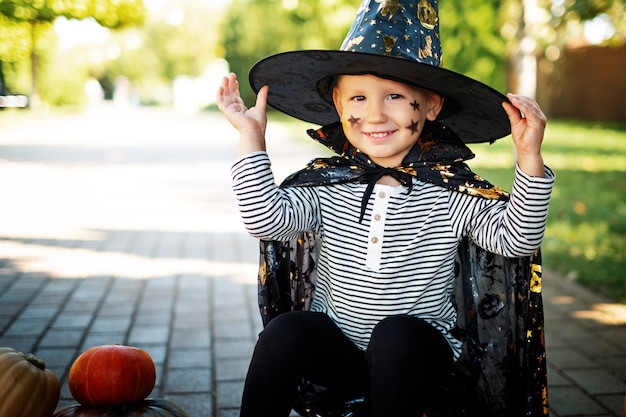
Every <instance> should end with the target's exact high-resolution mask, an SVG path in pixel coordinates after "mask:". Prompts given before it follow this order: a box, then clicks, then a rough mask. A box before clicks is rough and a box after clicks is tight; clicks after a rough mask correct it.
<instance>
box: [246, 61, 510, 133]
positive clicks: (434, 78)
mask: <svg viewBox="0 0 626 417" xmlns="http://www.w3.org/2000/svg"><path fill="white" fill-rule="evenodd" d="M341 74H345V75H349V74H355V75H356V74H374V75H378V76H380V77H383V78H389V79H392V80H396V81H402V82H406V83H409V84H413V85H416V86H419V87H422V88H425V89H428V90H431V91H434V92H436V93H438V94H440V95H441V96H443V97H444V98H445V100H446V101H449V102H451V103H448V104H452V111H450V112H446V113H447V114H445V115H443V117H442V118H440V119H439V121H441V122H442V123H443V124H445V125H446V126H448V127H449V128H451V129H452V130H453V131H454V132H455V133H456V134H457V135H458V136H459V137H460V138H461V140H463V141H464V142H466V143H479V142H493V141H494V140H496V139H499V138H502V137H504V136H506V135H509V134H510V133H511V126H510V124H509V119H508V116H507V114H506V112H505V111H504V109H503V108H502V102H504V101H508V99H507V98H506V96H504V95H503V94H501V93H499V92H498V91H496V90H494V89H493V88H491V87H489V86H487V85H485V84H483V83H481V82H480V81H477V80H474V79H472V78H469V77H466V76H464V75H462V74H459V73H456V72H453V71H450V70H447V69H445V68H440V67H435V66H433V65H427V64H422V63H420V62H417V61H409V60H406V59H401V58H394V57H389V56H383V55H376V54H369V53H362V52H346V51H324V50H306V51H291V52H284V53H279V54H276V55H272V56H269V57H267V58H265V59H263V60H261V61H259V62H258V63H256V64H255V65H254V66H253V67H252V69H251V70H250V75H249V81H250V85H251V86H252V89H253V90H254V92H255V93H258V92H259V90H260V89H261V88H262V87H263V86H264V85H269V87H270V89H269V96H268V104H269V105H270V106H271V107H273V108H275V109H277V110H279V111H281V112H283V113H286V114H288V115H290V116H293V117H295V118H297V119H300V120H304V121H306V122H310V123H314V124H317V125H321V126H324V125H327V124H330V123H334V122H337V121H338V120H339V115H338V114H337V112H336V110H335V107H334V105H333V103H332V100H331V99H330V97H328V96H327V97H323V94H320V86H319V83H320V81H321V80H325V79H328V78H329V77H332V76H335V75H341Z"/></svg>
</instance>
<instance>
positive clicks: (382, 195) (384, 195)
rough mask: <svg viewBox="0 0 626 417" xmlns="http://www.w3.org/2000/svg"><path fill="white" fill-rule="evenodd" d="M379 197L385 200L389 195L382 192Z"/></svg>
mask: <svg viewBox="0 0 626 417" xmlns="http://www.w3.org/2000/svg"><path fill="white" fill-rule="evenodd" d="M378 197H380V198H385V197H387V194H385V192H384V191H381V192H379V193H378Z"/></svg>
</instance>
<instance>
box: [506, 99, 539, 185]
mask: <svg viewBox="0 0 626 417" xmlns="http://www.w3.org/2000/svg"><path fill="white" fill-rule="evenodd" d="M508 98H509V100H510V103H508V102H503V103H502V107H504V110H505V111H506V113H507V115H508V117H509V121H510V123H511V137H512V138H513V144H514V145H515V150H516V153H517V163H518V165H519V167H520V169H521V170H522V171H524V172H525V173H526V174H527V175H531V176H535V177H543V176H544V175H545V168H544V164H543V157H542V156H541V143H542V142H543V135H544V131H545V128H546V116H545V115H544V114H543V112H542V111H541V108H539V105H538V104H537V102H536V101H535V100H534V99H532V98H530V97H525V96H520V95H516V94H508Z"/></svg>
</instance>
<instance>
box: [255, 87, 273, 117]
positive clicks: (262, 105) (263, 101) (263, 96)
mask: <svg viewBox="0 0 626 417" xmlns="http://www.w3.org/2000/svg"><path fill="white" fill-rule="evenodd" d="M269 89H270V87H269V86H267V85H264V86H263V87H261V89H260V90H259V93H258V94H257V96H256V105H255V107H256V108H258V109H259V110H261V111H263V112H265V111H266V110H267V96H268V94H269Z"/></svg>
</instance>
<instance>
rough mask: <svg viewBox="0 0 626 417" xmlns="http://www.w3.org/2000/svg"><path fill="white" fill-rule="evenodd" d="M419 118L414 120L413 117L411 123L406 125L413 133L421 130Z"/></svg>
mask: <svg viewBox="0 0 626 417" xmlns="http://www.w3.org/2000/svg"><path fill="white" fill-rule="evenodd" d="M419 123H420V122H419V120H416V121H413V119H411V124H410V125H408V126H406V128H407V129H410V130H411V133H412V134H414V133H417V131H418V130H419Z"/></svg>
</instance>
